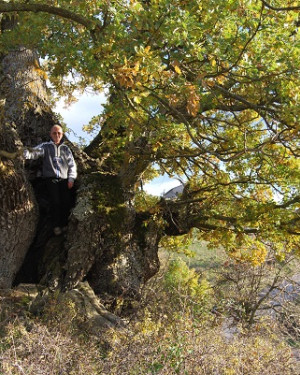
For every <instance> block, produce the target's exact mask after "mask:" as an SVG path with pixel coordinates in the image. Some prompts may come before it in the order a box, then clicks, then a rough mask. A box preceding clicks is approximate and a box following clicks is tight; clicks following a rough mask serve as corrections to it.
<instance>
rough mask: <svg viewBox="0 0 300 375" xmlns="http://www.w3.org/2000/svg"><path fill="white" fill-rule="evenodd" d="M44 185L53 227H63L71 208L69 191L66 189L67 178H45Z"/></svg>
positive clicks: (66, 222)
mask: <svg viewBox="0 0 300 375" xmlns="http://www.w3.org/2000/svg"><path fill="white" fill-rule="evenodd" d="M46 186H47V191H48V196H49V201H50V213H51V218H52V222H53V227H54V228H55V227H65V226H67V225H68V217H69V213H70V208H71V192H70V189H68V180H60V179H56V178H47V179H46Z"/></svg>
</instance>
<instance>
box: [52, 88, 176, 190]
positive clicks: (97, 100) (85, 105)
mask: <svg viewBox="0 0 300 375" xmlns="http://www.w3.org/2000/svg"><path fill="white" fill-rule="evenodd" d="M77 98H78V101H77V102H76V103H74V104H72V105H71V106H68V107H65V105H64V101H63V99H61V100H59V101H58V103H57V105H56V108H55V111H56V112H57V113H59V114H60V115H61V116H62V118H63V120H64V122H65V123H66V124H67V126H68V128H70V129H71V131H70V133H68V138H69V139H70V140H71V141H72V142H79V137H82V138H85V139H86V140H87V143H89V141H90V140H91V139H92V138H93V135H92V134H88V133H86V132H84V131H83V130H82V127H83V125H87V124H88V123H89V121H90V119H91V118H92V117H93V116H96V115H99V113H100V112H101V110H102V104H103V103H105V100H106V98H105V95H104V94H101V95H93V94H88V93H86V94H83V95H79V96H78V97H77ZM178 185H180V183H179V182H178V180H175V179H170V178H169V177H168V176H161V177H158V178H156V179H154V180H153V181H152V182H151V183H149V184H145V186H144V189H145V190H146V191H147V192H148V193H149V194H152V195H162V194H163V193H166V192H167V191H169V190H170V189H172V188H173V187H175V186H178Z"/></svg>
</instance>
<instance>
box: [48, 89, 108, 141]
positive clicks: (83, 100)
mask: <svg viewBox="0 0 300 375" xmlns="http://www.w3.org/2000/svg"><path fill="white" fill-rule="evenodd" d="M105 102H106V97H105V94H99V95H95V94H88V93H86V94H83V95H80V97H79V98H78V101H77V102H75V103H73V104H72V105H70V106H68V107H66V106H65V104H64V98H61V99H60V100H59V101H58V102H57V105H56V107H55V109H54V110H55V111H56V112H57V113H59V114H60V115H61V116H62V118H63V120H64V122H65V123H66V124H67V126H68V127H69V128H70V129H71V130H72V131H71V132H70V134H69V138H70V140H71V141H75V142H76V141H78V138H77V137H83V138H85V139H87V140H88V141H89V140H91V139H92V138H93V135H92V134H88V133H86V132H84V131H83V130H82V127H83V125H87V124H88V123H89V121H90V120H91V119H92V117H94V116H96V115H99V114H100V113H101V111H102V104H104V103H105ZM73 132H74V133H73ZM76 136H77V137H76Z"/></svg>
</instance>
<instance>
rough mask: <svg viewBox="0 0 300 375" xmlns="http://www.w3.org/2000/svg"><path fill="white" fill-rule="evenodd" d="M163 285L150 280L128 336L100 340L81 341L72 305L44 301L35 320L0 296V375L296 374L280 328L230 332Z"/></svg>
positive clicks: (205, 309) (264, 325) (13, 296)
mask: <svg viewBox="0 0 300 375" xmlns="http://www.w3.org/2000/svg"><path fill="white" fill-rule="evenodd" d="M164 280H165V274H164V272H162V273H160V274H159V275H157V277H156V278H155V279H153V280H152V281H151V283H150V284H149V285H148V287H147V289H145V291H144V296H143V300H142V301H141V306H142V307H141V309H139V310H137V311H136V312H135V314H134V315H132V316H131V319H130V321H129V322H128V325H127V328H126V329H125V330H124V331H123V332H116V331H115V332H114V331H106V332H105V339H104V334H103V336H101V335H100V336H99V335H98V336H93V337H92V336H88V335H87V333H86V332H85V331H84V330H83V329H82V316H78V312H77V311H76V308H75V307H74V305H72V303H69V304H64V305H63V306H62V305H61V304H59V303H58V299H56V298H53V299H52V300H51V299H50V300H49V302H48V305H47V306H46V307H45V309H44V313H43V315H40V316H36V315H32V314H31V313H30V312H29V306H30V301H31V297H30V296H28V295H26V294H24V293H17V292H13V293H9V294H2V295H1V296H0V299H1V300H0V361H1V365H0V374H1V375H21V374H22V375H81V374H82V375H83V374H84V375H154V374H161V375H173V374H174V375H175V374H179V375H185V374H188V375H202V374H203V375H248V374H249V375H298V374H300V371H299V367H300V366H299V362H298V363H296V361H295V359H294V358H293V355H292V351H291V348H290V347H289V346H288V344H287V343H286V342H285V340H284V339H283V337H282V335H281V327H280V326H279V323H276V322H275V321H274V320H268V319H264V320H263V321H260V322H257V323H256V324H255V325H253V326H252V327H251V330H249V329H247V330H246V329H245V328H243V327H242V326H239V325H236V326H235V330H234V331H231V330H229V329H228V326H227V325H226V324H225V323H226V321H227V320H226V318H225V317H224V316H216V315H214V314H212V313H211V303H210V301H207V300H206V299H200V302H199V303H200V304H202V306H201V308H200V309H195V308H194V305H195V303H197V301H196V300H195V296H190V295H188V293H186V290H190V289H184V288H183V287H181V289H180V291H178V290H177V291H176V290H174V289H172V288H170V285H168V284H166V283H165V282H164ZM185 280H186V279H185ZM177 281H178V279H177ZM189 288H190V285H189ZM228 333H229V334H228ZM107 338H109V341H110V345H109V346H108V345H106V344H107V342H106V340H107ZM297 365H298V366H297Z"/></svg>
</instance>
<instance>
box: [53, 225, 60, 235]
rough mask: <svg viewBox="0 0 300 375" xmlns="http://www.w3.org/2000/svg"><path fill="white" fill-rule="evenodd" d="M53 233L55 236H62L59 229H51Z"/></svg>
mask: <svg viewBox="0 0 300 375" xmlns="http://www.w3.org/2000/svg"><path fill="white" fill-rule="evenodd" d="M53 232H54V234H55V235H56V236H59V235H60V234H62V230H61V228H60V227H55V228H54V229H53Z"/></svg>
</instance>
